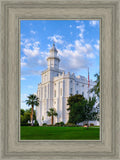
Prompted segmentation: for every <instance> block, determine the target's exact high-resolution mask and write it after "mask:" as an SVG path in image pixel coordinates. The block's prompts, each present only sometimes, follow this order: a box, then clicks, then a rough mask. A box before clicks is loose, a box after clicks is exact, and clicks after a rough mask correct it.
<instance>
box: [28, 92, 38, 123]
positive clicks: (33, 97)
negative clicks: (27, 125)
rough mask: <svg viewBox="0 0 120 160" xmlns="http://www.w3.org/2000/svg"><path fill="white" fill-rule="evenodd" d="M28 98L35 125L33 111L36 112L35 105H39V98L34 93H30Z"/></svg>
mask: <svg viewBox="0 0 120 160" xmlns="http://www.w3.org/2000/svg"><path fill="white" fill-rule="evenodd" d="M27 98H28V99H27V100H26V104H27V105H29V106H30V105H31V116H30V117H31V126H33V112H34V106H38V105H39V98H38V97H37V96H36V95H34V94H30V95H29V96H28V97H27Z"/></svg>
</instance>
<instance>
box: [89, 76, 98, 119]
mask: <svg viewBox="0 0 120 160" xmlns="http://www.w3.org/2000/svg"><path fill="white" fill-rule="evenodd" d="M94 76H95V77H96V80H95V82H96V85H95V86H94V87H93V88H92V89H90V92H91V93H95V94H96V95H97V98H98V101H99V98H100V75H99V74H97V73H96V74H95V75H94ZM96 109H97V113H98V114H97V120H99V119H100V111H99V110H100V103H98V104H97V106H96Z"/></svg>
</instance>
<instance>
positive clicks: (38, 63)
mask: <svg viewBox="0 0 120 160" xmlns="http://www.w3.org/2000/svg"><path fill="white" fill-rule="evenodd" d="M20 25H21V26H20V28H21V31H20V32H21V33H20V35H21V44H20V46H21V108H24V109H27V108H28V106H26V104H25V102H24V101H25V100H26V98H27V96H28V95H29V94H33V93H36V92H37V86H38V83H40V82H41V71H43V70H44V69H46V68H47V61H46V58H47V56H48V55H49V50H50V48H51V47H52V44H53V41H55V45H56V48H57V50H58V56H59V57H60V59H61V61H60V68H61V69H64V70H65V72H66V73H67V72H69V71H70V72H71V73H72V72H74V73H75V74H76V75H83V76H85V77H86V78H87V74H88V67H89V72H90V79H92V80H95V77H94V74H95V73H99V42H100V33H99V32H100V31H99V30H100V28H99V21H96V20H21V22H20Z"/></svg>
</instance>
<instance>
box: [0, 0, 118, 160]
mask: <svg viewBox="0 0 120 160" xmlns="http://www.w3.org/2000/svg"><path fill="white" fill-rule="evenodd" d="M0 4H1V5H0V7H1V8H0V10H1V13H0V22H1V25H0V27H1V28H0V33H1V36H0V37H1V43H0V109H1V110H0V124H1V125H0V136H1V138H0V149H1V151H0V160H3V159H43V160H47V159H49V160H51V159H56V160H57V159H59V160H60V159H81V160H82V159H86V160H88V159H97V160H98V159H120V157H119V153H120V143H119V133H120V132H119V129H120V120H119V115H120V114H119V104H120V98H119V96H120V81H119V77H120V71H119V69H120V66H119V60H120V53H119V52H120V47H119V46H120V35H119V33H120V27H119V26H120V18H119V15H120V1H119V0H0ZM21 19H54V20H55V19H66V20H69V19H74V20H75V19H76V20H78V19H97V20H100V24H101V26H100V28H101V31H100V112H101V118H100V119H101V122H100V123H101V127H100V128H101V130H100V140H98V141H97V140H94V141H91V140H89V141H88V140H86V141H82V140H81V141H80V140H70V141H69V140H64V141H63V140H61V141H57V140H53V141H52V140H48V141H47V140H39V141H21V140H20V138H19V132H20V125H19V123H20V122H19V115H20V114H19V112H20V44H19V42H20V39H19V33H20V25H19V23H20V20H21Z"/></svg>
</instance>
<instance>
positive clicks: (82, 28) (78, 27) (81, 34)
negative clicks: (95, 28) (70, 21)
mask: <svg viewBox="0 0 120 160" xmlns="http://www.w3.org/2000/svg"><path fill="white" fill-rule="evenodd" d="M76 28H77V29H79V30H80V34H79V37H80V38H81V39H83V34H84V31H85V26H84V24H81V25H79V26H76Z"/></svg>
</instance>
